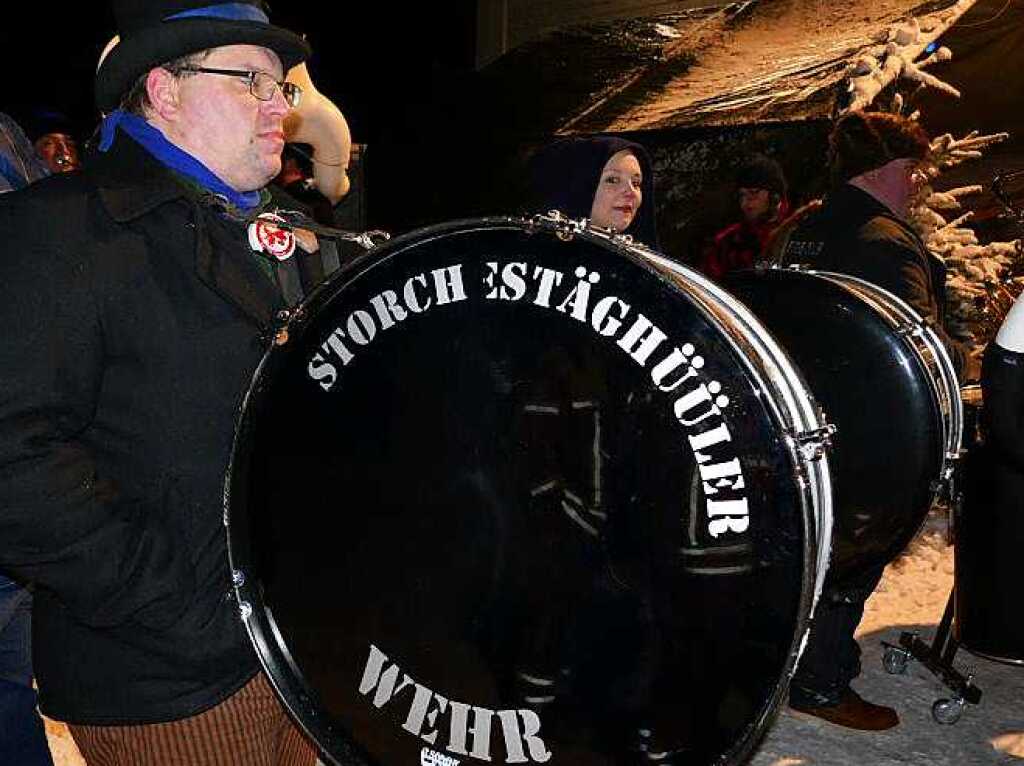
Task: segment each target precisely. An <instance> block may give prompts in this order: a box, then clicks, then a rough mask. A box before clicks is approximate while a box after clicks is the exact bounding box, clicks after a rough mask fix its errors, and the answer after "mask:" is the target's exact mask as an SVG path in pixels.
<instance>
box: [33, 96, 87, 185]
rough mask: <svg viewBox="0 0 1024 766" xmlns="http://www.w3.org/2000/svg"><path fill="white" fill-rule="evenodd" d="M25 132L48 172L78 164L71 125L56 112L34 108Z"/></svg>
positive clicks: (75, 142)
mask: <svg viewBox="0 0 1024 766" xmlns="http://www.w3.org/2000/svg"><path fill="white" fill-rule="evenodd" d="M25 132H26V133H27V134H28V137H29V139H31V141H32V145H33V146H34V147H35V149H36V155H37V156H38V157H39V159H41V160H42V161H43V162H44V163H45V164H46V167H47V169H48V170H49V171H50V172H51V173H70V172H71V171H72V170H78V169H79V168H80V167H81V164H82V163H81V162H80V161H79V159H78V142H77V141H75V138H74V135H75V129H74V126H73V125H72V124H71V120H69V119H68V118H67V117H66V116H64V115H63V114H61V113H60V112H55V111H53V110H52V109H37V110H36V111H35V112H33V113H32V114H31V115H29V119H28V122H27V123H26V131H25Z"/></svg>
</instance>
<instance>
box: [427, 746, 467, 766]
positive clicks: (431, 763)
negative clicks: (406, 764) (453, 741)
mask: <svg viewBox="0 0 1024 766" xmlns="http://www.w3.org/2000/svg"><path fill="white" fill-rule="evenodd" d="M420 766H459V759H458V758H452V757H451V756H447V755H444V754H443V753H439V752H437V751H436V750H431V749H430V748H429V747H425V748H423V750H421V751H420Z"/></svg>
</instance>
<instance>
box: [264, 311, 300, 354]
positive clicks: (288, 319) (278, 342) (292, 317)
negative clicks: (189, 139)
mask: <svg viewBox="0 0 1024 766" xmlns="http://www.w3.org/2000/svg"><path fill="white" fill-rule="evenodd" d="M304 314H305V312H304V311H303V310H302V308H301V307H299V308H294V309H281V310H280V311H278V312H277V314H276V315H275V316H274V326H273V327H272V328H271V331H270V332H271V335H272V336H273V338H274V345H275V346H283V345H284V344H285V343H287V342H288V325H289V324H291V323H292V322H294V321H298V320H300V319H302V317H303V316H304Z"/></svg>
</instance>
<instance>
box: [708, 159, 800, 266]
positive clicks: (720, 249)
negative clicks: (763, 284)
mask: <svg viewBox="0 0 1024 766" xmlns="http://www.w3.org/2000/svg"><path fill="white" fill-rule="evenodd" d="M735 180H736V201H737V203H738V205H739V209H740V215H741V216H742V217H741V219H740V220H739V221H737V222H736V223H733V224H731V225H729V226H727V227H726V228H724V229H722V230H721V231H720V232H718V233H717V234H716V235H715V237H714V240H713V241H712V243H711V245H710V246H709V247H708V248H707V249H706V250H705V251H704V253H702V255H701V262H700V269H701V271H703V272H704V273H705V274H707V275H708V276H709V277H711V278H712V279H721V278H722V277H723V276H725V275H726V274H728V273H729V272H730V271H735V270H737V269H749V268H751V267H753V265H754V264H755V263H756V262H757V261H758V260H759V259H760V258H761V255H762V253H763V252H764V249H765V246H766V245H767V244H768V240H769V239H770V238H771V235H772V232H774V231H775V229H776V228H777V227H778V226H779V224H780V223H781V222H782V221H783V219H785V217H786V216H787V215H788V214H789V201H788V200H787V199H786V178H785V176H784V175H783V173H782V168H781V167H780V166H779V163H777V162H776V161H775V160H773V159H771V158H770V157H766V156H764V155H762V154H755V155H753V156H751V157H748V158H747V159H746V160H745V161H744V162H743V164H742V165H740V167H739V168H738V169H737V171H736V179H735Z"/></svg>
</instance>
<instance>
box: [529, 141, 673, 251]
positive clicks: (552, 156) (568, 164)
mask: <svg viewBox="0 0 1024 766" xmlns="http://www.w3.org/2000/svg"><path fill="white" fill-rule="evenodd" d="M626 149H628V150H629V151H631V152H633V154H635V155H636V158H637V160H638V161H639V162H640V170H641V172H642V173H643V180H642V182H641V187H640V191H641V193H642V195H643V196H642V199H641V201H640V207H639V209H638V210H637V212H636V217H635V218H634V219H633V222H632V223H631V224H630V225H629V228H628V229H626V231H624V232H622V233H623V234H629V235H630V236H632V237H633V238H634V239H635V240H637V241H639V242H642V243H644V244H645V245H647V246H648V247H653V248H657V247H658V232H657V227H656V225H655V217H654V169H653V167H652V166H651V158H650V156H649V155H648V154H647V150H646V149H644V147H642V146H640V144H637V143H634V142H633V141H627V140H626V139H624V138H618V137H617V136H592V137H589V138H584V137H580V136H573V137H571V138H563V139H561V140H559V141H555V142H554V143H552V144H549V145H547V146H545V147H544V148H543V149H541V150H540V151H538V152H537V154H536V155H534V157H533V159H532V160H531V163H530V181H531V184H532V200H531V206H532V208H533V212H542V213H547V212H548V211H551V210H558V211H559V212H562V213H564V214H565V215H567V216H569V217H570V218H589V217H590V210H591V208H592V207H593V205H594V195H595V194H596V193H597V185H598V183H599V182H600V180H601V171H603V170H604V166H605V165H606V164H607V163H608V160H610V159H611V158H612V156H613V155H615V154H618V153H619V152H621V151H623V150H626Z"/></svg>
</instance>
